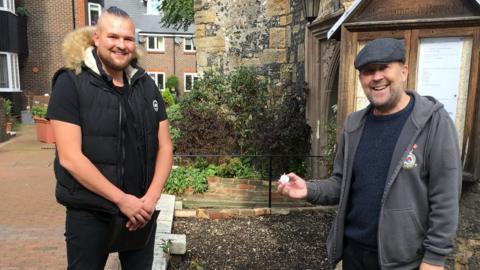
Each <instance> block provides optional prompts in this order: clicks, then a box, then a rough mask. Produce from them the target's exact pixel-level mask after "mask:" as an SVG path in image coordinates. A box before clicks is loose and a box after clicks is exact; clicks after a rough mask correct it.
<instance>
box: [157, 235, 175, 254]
mask: <svg viewBox="0 0 480 270" xmlns="http://www.w3.org/2000/svg"><path fill="white" fill-rule="evenodd" d="M172 246H173V243H172V240H170V239H168V240H166V241H165V239H162V243H161V244H160V247H161V248H162V251H163V252H164V253H165V254H167V255H170V253H171V251H172Z"/></svg>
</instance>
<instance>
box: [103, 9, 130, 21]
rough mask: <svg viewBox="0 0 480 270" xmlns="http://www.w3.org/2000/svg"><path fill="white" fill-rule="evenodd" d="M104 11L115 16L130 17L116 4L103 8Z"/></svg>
mask: <svg viewBox="0 0 480 270" xmlns="http://www.w3.org/2000/svg"><path fill="white" fill-rule="evenodd" d="M105 12H106V13H108V14H111V15H114V16H117V17H122V18H130V15H128V13H127V12H125V10H123V9H121V8H119V7H117V6H111V7H109V8H108V9H107V10H105Z"/></svg>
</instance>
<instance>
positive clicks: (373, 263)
mask: <svg viewBox="0 0 480 270" xmlns="http://www.w3.org/2000/svg"><path fill="white" fill-rule="evenodd" d="M342 269H343V270H380V264H379V262H378V252H377V251H376V250H373V249H370V248H368V247H365V246H362V245H360V244H357V243H355V242H352V241H348V240H346V241H345V242H344V248H343V260H342Z"/></svg>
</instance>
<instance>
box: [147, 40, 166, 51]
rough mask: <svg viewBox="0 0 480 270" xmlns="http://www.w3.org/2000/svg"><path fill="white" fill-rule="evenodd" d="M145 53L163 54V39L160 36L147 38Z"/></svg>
mask: <svg viewBox="0 0 480 270" xmlns="http://www.w3.org/2000/svg"><path fill="white" fill-rule="evenodd" d="M147 51H153V52H164V51H165V38H164V37H162V36H147Z"/></svg>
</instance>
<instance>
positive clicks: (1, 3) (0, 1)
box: [0, 0, 5, 8]
mask: <svg viewBox="0 0 480 270" xmlns="http://www.w3.org/2000/svg"><path fill="white" fill-rule="evenodd" d="M3 1H4V0H0V7H1V8H3V7H5V4H4V3H3Z"/></svg>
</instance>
